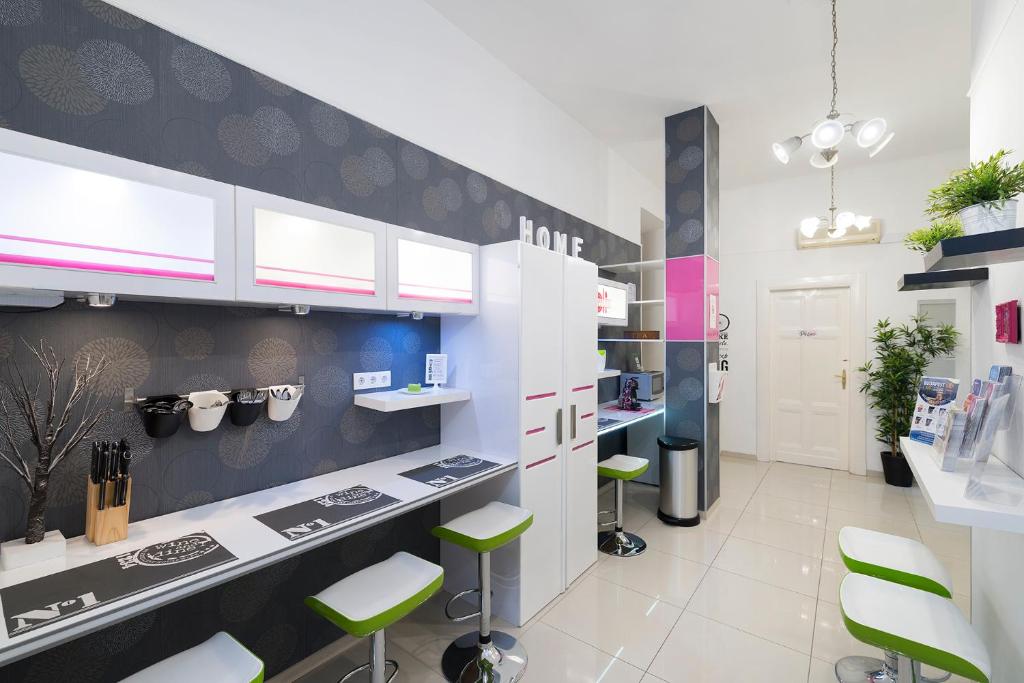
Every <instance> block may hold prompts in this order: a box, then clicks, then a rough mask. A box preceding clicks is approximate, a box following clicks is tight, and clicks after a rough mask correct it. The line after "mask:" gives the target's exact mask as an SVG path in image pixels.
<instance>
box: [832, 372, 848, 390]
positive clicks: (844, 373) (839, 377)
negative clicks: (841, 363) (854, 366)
mask: <svg viewBox="0 0 1024 683" xmlns="http://www.w3.org/2000/svg"><path fill="white" fill-rule="evenodd" d="M832 376H833V377H836V378H838V379H841V380H842V381H843V389H845V388H846V368H843V372H842V374H840V375H832Z"/></svg>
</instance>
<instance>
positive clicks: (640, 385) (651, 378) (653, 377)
mask: <svg viewBox="0 0 1024 683" xmlns="http://www.w3.org/2000/svg"><path fill="white" fill-rule="evenodd" d="M631 377H632V378H633V379H635V380H636V383H637V389H636V397H637V400H640V401H653V400H655V399H657V398H661V395H662V394H664V393H665V373H664V372H624V373H622V374H621V375H619V392H620V393H621V392H622V387H624V386H626V380H628V379H629V378H631Z"/></svg>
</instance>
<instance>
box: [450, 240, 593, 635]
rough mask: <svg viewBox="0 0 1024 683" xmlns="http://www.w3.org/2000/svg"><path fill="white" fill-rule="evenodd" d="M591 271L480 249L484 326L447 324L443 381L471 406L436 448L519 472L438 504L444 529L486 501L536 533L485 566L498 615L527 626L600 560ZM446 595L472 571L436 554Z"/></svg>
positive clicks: (576, 262)
mask: <svg viewBox="0 0 1024 683" xmlns="http://www.w3.org/2000/svg"><path fill="white" fill-rule="evenodd" d="M596 291H597V266H595V265H594V264H593V263H590V262H587V261H584V260H582V259H578V258H572V257H568V256H565V255H563V254H560V253H556V252H553V251H549V250H546V249H542V248H540V247H536V246H533V245H529V244H525V243H522V242H505V243H502V244H494V245H488V246H484V247H481V248H480V296H479V305H480V315H479V316H478V317H475V318H443V319H442V321H441V348H442V349H444V350H445V352H446V353H447V354H448V356H449V373H450V376H449V379H450V380H451V381H452V383H453V384H454V385H457V386H471V387H473V400H472V401H469V402H467V403H464V404H460V405H447V406H442V409H441V442H442V443H444V444H445V445H451V446H456V447H464V448H467V449H473V450H478V451H481V452H485V453H486V452H492V453H501V454H505V455H509V456H513V457H517V458H518V460H519V469H518V470H517V471H516V472H515V473H514V474H513V475H510V477H508V478H503V479H501V480H500V481H498V482H495V483H492V484H489V485H488V484H484V485H481V486H478V487H475V488H474V489H472V490H470V491H467V492H465V493H464V494H462V495H460V496H453V497H451V498H449V499H446V500H445V501H443V502H442V507H441V516H442V518H443V519H444V520H447V519H450V518H452V517H455V516H457V515H459V514H462V513H463V512H465V511H468V510H470V509H473V508H475V507H478V506H480V505H483V504H484V503H486V502H488V501H490V500H496V499H497V500H503V501H505V502H508V503H511V504H514V505H520V506H522V507H525V508H528V509H530V510H531V511H533V513H534V523H533V526H532V527H531V528H530V529H529V530H528V531H527V532H526V533H525V534H523V536H522V537H521V538H520V539H519V540H518V541H515V542H513V543H511V544H510V545H509V546H507V547H505V548H502V549H500V550H498V551H495V553H494V554H493V557H492V565H491V566H492V574H493V589H494V603H493V605H494V611H495V613H496V614H499V615H501V616H502V617H503V618H505V619H507V620H509V621H511V622H512V623H515V624H522V623H525V622H526V621H527V620H528V619H529V618H530V617H532V616H533V615H534V614H536V613H537V612H538V611H539V610H540V609H541V608H543V607H544V606H545V605H546V604H548V603H549V602H550V601H551V600H553V599H554V598H555V597H557V596H558V594H559V593H561V592H562V591H563V590H565V588H566V587H567V586H568V585H569V584H570V583H571V582H572V581H573V580H575V579H576V578H577V577H578V576H580V574H582V573H583V572H584V571H585V570H586V569H587V568H588V567H589V566H590V565H592V564H593V563H594V562H595V561H596V560H597V550H596V534H597V416H596V413H597V369H596V367H597V366H596V362H595V361H596V359H595V349H596V338H597V307H596V303H595V296H596V294H595V292H596ZM441 557H442V563H443V564H444V567H445V580H446V583H447V584H448V587H449V588H452V589H464V588H466V587H468V586H473V585H475V584H476V577H475V575H476V561H475V558H474V557H472V556H471V555H470V554H468V553H467V552H465V551H463V550H462V549H460V548H457V547H453V546H452V544H448V543H444V544H442V555H441Z"/></svg>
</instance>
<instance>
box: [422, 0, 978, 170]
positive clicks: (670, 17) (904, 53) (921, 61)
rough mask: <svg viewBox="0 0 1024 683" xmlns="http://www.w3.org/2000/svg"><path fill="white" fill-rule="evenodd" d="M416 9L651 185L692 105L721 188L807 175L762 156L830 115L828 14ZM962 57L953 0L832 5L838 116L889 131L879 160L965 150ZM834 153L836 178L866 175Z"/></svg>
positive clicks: (805, 8) (617, 4)
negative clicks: (707, 117)
mask: <svg viewBox="0 0 1024 683" xmlns="http://www.w3.org/2000/svg"><path fill="white" fill-rule="evenodd" d="M426 2H428V3H429V4H430V5H431V6H433V7H434V8H435V9H437V10H438V11H439V12H440V13H441V14H443V15H444V16H445V17H446V18H447V19H448V20H449V21H451V22H452V23H453V24H455V25H456V26H457V27H458V28H460V29H461V30H462V31H463V32H464V33H466V34H467V35H469V36H470V37H471V38H473V39H474V40H476V41H477V42H478V43H480V44H481V45H482V46H484V47H485V48H486V49H487V50H489V51H490V52H491V53H492V54H494V55H495V56H496V57H497V58H498V59H499V60H501V61H502V62H504V63H505V64H506V65H508V66H509V67H510V68H511V69H512V70H513V71H515V72H516V73H518V74H519V75H520V76H521V77H522V78H524V79H525V80H526V81H528V82H529V83H531V84H532V85H533V86H534V87H536V88H537V89H538V90H539V91H540V92H542V93H543V94H544V95H545V96H546V97H548V98H549V99H550V100H551V101H553V102H554V103H555V104H557V105H558V106H559V107H561V108H562V109H564V110H565V111H567V112H568V113H569V114H570V115H571V116H573V117H574V118H576V119H577V120H578V121H579V122H580V123H582V124H583V125H584V126H586V127H587V128H588V129H589V130H591V131H592V132H593V133H594V134H595V135H596V136H597V137H599V138H600V139H602V140H604V141H605V142H607V143H608V144H609V145H610V146H611V147H612V148H613V149H615V150H616V151H618V152H619V153H620V154H622V155H623V156H624V157H625V158H626V159H627V160H628V161H629V162H630V163H631V164H632V165H633V166H635V167H636V168H637V169H638V170H639V171H641V172H642V173H643V174H644V175H645V176H647V177H648V178H650V179H651V180H652V181H653V182H655V183H656V184H658V185H661V183H662V181H663V177H664V169H663V163H664V152H663V150H664V147H663V142H662V140H663V131H662V125H663V123H662V119H663V118H664V117H665V116H667V115H670V114H674V113H677V112H680V111H684V110H686V109H689V108H691V107H693V106H697V105H701V104H707V105H708V106H710V108H711V110H712V112H713V113H714V115H715V117H716V118H717V119H718V121H719V124H720V125H721V153H722V163H721V167H722V186H723V187H726V188H728V187H735V186H737V185H744V184H748V183H755V182H760V181H766V180H772V179H778V178H780V177H783V176H784V175H785V174H805V173H807V172H809V171H810V170H811V169H810V167H809V166H808V164H807V157H808V153H807V151H806V148H805V149H804V150H801V152H799V153H798V156H797V158H796V159H794V161H793V162H791V163H790V165H789V167H787V168H783V167H781V166H780V165H779V164H778V162H776V161H775V160H774V157H773V156H772V154H771V151H770V145H771V143H772V142H773V141H774V140H779V139H782V138H785V137H788V136H790V135H793V134H798V133H804V132H807V131H808V130H809V128H810V127H811V125H812V124H813V123H814V122H815V121H816V120H818V119H820V118H822V117H823V116H824V114H825V113H826V112H827V111H828V105H829V97H830V95H831V87H830V84H829V81H828V69H829V67H828V53H829V49H830V47H831V38H832V36H831V27H830V16H829V15H830V9H829V3H828V1H827V0H642V1H641V2H622V1H621V0H617V1H613V0H557V1H555V2H552V1H551V0H488V1H487V2H480V1H479V0H426ZM969 43H970V3H968V2H965V1H964V0H841V1H840V3H839V52H838V58H839V65H838V70H839V88H840V90H839V95H840V96H839V109H840V111H841V112H844V113H847V112H849V113H851V114H856V115H858V116H859V117H865V116H884V117H885V118H886V119H887V120H888V122H889V125H890V127H891V128H892V129H893V130H895V131H896V137H895V139H894V140H893V142H892V144H890V145H889V147H888V148H887V149H886V150H885V151H884V152H882V154H881V155H880V156H879V157H876V160H881V159H882V158H883V157H885V158H889V159H896V158H905V157H912V156H919V155H922V154H928V153H931V152H936V151H941V150H948V149H953V148H966V147H967V144H968V102H967V97H966V93H967V88H968V80H969V70H970V65H969V53H970V44H969ZM850 144H852V143H847V145H850ZM841 149H843V152H841V159H840V167H842V166H843V165H849V164H854V163H858V164H859V163H866V161H867V154H865V153H863V151H862V150H859V149H857V148H856V147H855V146H844V147H843V148H841ZM843 155H845V158H844V157H843Z"/></svg>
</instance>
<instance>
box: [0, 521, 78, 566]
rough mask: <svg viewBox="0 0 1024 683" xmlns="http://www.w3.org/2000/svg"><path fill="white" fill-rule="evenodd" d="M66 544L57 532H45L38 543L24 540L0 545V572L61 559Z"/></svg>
mask: <svg viewBox="0 0 1024 683" xmlns="http://www.w3.org/2000/svg"><path fill="white" fill-rule="evenodd" d="M67 551H68V543H67V541H66V540H64V534H62V533H61V532H60V531H59V530H54V531H47V532H46V534H44V535H43V540H41V541H39V543H31V544H30V543H25V539H24V538H19V539H17V540H16V541H7V542H6V543H3V544H0V570H3V571H10V570H11V569H19V568H21V567H27V566H29V565H30V564H37V563H39V562H48V561H49V560H56V559H60V558H63V557H64V556H65V555H66V554H67Z"/></svg>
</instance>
